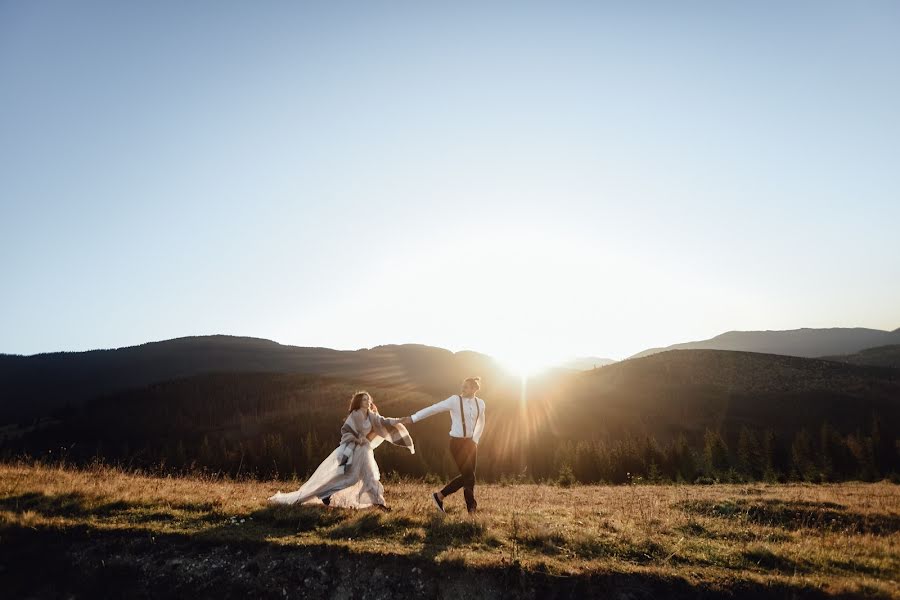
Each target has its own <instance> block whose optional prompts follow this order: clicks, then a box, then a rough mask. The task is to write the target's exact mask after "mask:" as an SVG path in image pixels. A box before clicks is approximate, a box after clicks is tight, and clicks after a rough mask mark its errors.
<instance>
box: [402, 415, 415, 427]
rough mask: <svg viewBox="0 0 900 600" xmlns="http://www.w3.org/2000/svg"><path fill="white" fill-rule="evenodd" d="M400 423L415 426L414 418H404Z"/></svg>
mask: <svg viewBox="0 0 900 600" xmlns="http://www.w3.org/2000/svg"><path fill="white" fill-rule="evenodd" d="M400 422H401V423H403V424H404V425H412V424H413V420H412V417H403V418H402V419H400Z"/></svg>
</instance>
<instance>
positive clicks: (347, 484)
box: [269, 391, 416, 511]
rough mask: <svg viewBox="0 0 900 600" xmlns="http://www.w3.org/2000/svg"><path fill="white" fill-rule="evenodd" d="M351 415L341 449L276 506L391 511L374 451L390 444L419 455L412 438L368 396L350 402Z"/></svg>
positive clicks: (280, 495)
mask: <svg viewBox="0 0 900 600" xmlns="http://www.w3.org/2000/svg"><path fill="white" fill-rule="evenodd" d="M349 412H350V414H349V415H348V416H347V419H346V420H345V421H344V425H343V426H342V427H341V445H340V446H338V447H337V448H336V449H335V450H334V451H333V452H332V453H331V454H329V455H328V458H326V459H325V460H324V461H322V464H320V465H319V468H318V469H316V472H315V473H313V474H312V476H311V477H310V478H309V479H308V480H307V481H306V483H304V484H303V486H302V487H301V488H300V489H299V490H297V491H295V492H290V493H282V492H281V491H279V492H278V493H277V494H275V495H274V496H272V497H271V498H269V502H271V503H273V504H302V503H304V502H318V501H321V502H322V503H324V504H326V505H329V506H339V507H346V508H366V507H369V506H372V505H375V506H377V507H378V508H380V509H381V510H385V511H387V510H390V509H389V508H388V507H387V506H385V503H384V486H382V485H381V481H380V479H381V474H380V473H379V471H378V463H376V462H375V454H374V452H373V450H375V448H377V447H378V446H379V445H381V442H382V441H384V440H387V441H389V442H391V443H392V444H396V445H398V446H404V447H406V448H407V449H409V451H410V452H411V453H413V454H415V451H416V450H415V446H413V441H412V438H411V437H410V436H409V432H408V431H407V430H406V427H404V426H403V425H402V424H401V423H400V419H388V418H385V417H382V416H381V415H380V414H378V408H377V407H376V406H375V404H374V403H373V402H372V396H371V395H369V393H368V392H365V391H359V392H356V393H355V394H354V395H353V399H352V400H351V401H350V411H349Z"/></svg>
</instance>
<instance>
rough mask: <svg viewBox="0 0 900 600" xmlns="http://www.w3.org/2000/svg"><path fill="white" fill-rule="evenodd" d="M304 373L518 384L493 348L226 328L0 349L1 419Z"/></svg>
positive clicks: (364, 379) (377, 380)
mask: <svg viewBox="0 0 900 600" xmlns="http://www.w3.org/2000/svg"><path fill="white" fill-rule="evenodd" d="M250 372H253V373H260V372H268V373H297V374H315V375H319V376H330V377H340V378H343V379H345V380H347V381H348V382H356V383H357V384H358V385H383V386H390V387H393V388H398V389H410V390H418V391H422V392H426V393H434V394H442V393H447V394H449V393H452V392H453V391H455V390H456V388H457V386H458V385H459V382H460V381H461V379H462V378H463V377H465V376H469V375H473V374H477V375H481V376H483V377H484V378H485V380H486V381H490V382H491V386H492V387H494V389H497V387H499V386H502V385H514V384H513V383H512V381H513V380H512V379H511V378H510V377H509V376H508V374H506V373H505V372H504V371H503V370H502V369H501V368H500V367H498V366H497V364H496V362H495V361H494V360H493V359H492V358H491V357H489V356H486V355H484V354H479V353H477V352H457V353H453V352H450V351H449V350H444V349H442V348H434V347H430V346H423V345H415V344H407V345H396V346H377V347H375V348H372V349H366V350H355V351H342V350H332V349H329V348H307V347H299V346H285V345H282V344H278V343H277V342H273V341H270V340H264V339H259V338H250V337H235V336H227V335H212V336H198V337H185V338H177V339H173V340H167V341H161V342H150V343H147V344H142V345H140V346H131V347H127V348H119V349H114V350H92V351H89V352H57V353H52V354H36V355H33V356H18V355H0V423H2V422H5V421H9V420H12V419H28V418H32V417H34V416H40V415H43V414H46V413H48V412H50V411H52V410H53V409H55V408H57V407H60V406H63V405H65V404H67V403H68V404H73V405H77V404H80V403H82V402H84V401H86V400H90V399H93V398H97V397H100V396H104V395H109V394H113V393H117V392H121V391H124V390H128V389H133V388H140V387H143V386H146V385H149V384H152V383H158V382H163V381H170V380H174V379H180V378H185V377H191V376H195V375H200V374H204V373H250Z"/></svg>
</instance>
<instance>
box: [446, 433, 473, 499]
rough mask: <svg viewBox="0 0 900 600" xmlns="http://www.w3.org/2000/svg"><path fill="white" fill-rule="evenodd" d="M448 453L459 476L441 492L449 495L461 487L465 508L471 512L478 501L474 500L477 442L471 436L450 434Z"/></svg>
mask: <svg viewBox="0 0 900 600" xmlns="http://www.w3.org/2000/svg"><path fill="white" fill-rule="evenodd" d="M450 454H451V456H453V461H454V462H455V463H456V466H457V467H458V468H459V477H457V478H456V479H454V480H453V481H451V482H450V483H448V484H447V486H446V487H445V488H444V489H442V490H441V494H442V495H443V496H449V495H450V494H452V493H453V492H455V491H456V490H458V489H459V488H462V489H463V495H464V496H465V497H466V508H467V509H469V512H472V511H474V510H475V508H476V507H477V506H478V503H477V502H475V465H476V463H477V462H478V444H476V443H475V442H474V441H472V438H458V437H452V436H451V437H450Z"/></svg>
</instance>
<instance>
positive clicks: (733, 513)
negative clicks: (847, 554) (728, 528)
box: [676, 499, 900, 535]
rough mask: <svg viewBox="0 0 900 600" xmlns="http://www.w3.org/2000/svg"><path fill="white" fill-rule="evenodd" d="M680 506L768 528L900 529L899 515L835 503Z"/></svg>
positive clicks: (692, 503) (695, 502) (702, 502)
mask: <svg viewBox="0 0 900 600" xmlns="http://www.w3.org/2000/svg"><path fill="white" fill-rule="evenodd" d="M676 507H677V508H680V509H681V510H683V511H685V512H687V513H690V514H695V515H702V516H706V517H716V518H722V519H746V520H747V521H749V522H751V523H754V524H757V525H765V526H769V527H780V528H783V529H788V530H798V529H819V530H826V531H845V532H847V533H870V534H873V535H890V534H893V533H896V532H897V531H900V515H894V514H880V513H870V514H862V513H855V512H850V511H847V510H844V507H843V506H842V505H840V504H835V503H833V502H806V501H801V500H794V501H784V500H773V499H769V500H743V499H740V500H728V501H725V502H714V501H709V500H689V501H686V502H681V503H679V504H677V505H676Z"/></svg>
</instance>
